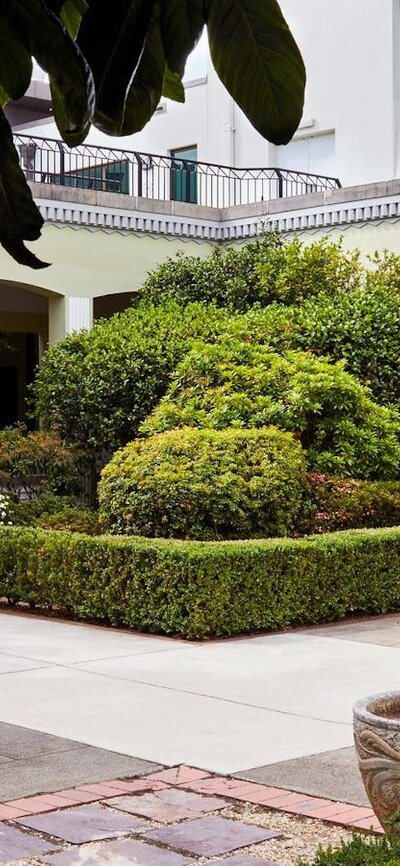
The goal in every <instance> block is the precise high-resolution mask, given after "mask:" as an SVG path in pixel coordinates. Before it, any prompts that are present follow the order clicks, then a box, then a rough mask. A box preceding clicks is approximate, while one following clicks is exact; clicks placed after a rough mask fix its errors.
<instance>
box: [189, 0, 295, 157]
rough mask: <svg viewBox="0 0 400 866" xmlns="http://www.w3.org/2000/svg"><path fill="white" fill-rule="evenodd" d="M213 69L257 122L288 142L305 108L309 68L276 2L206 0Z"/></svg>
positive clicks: (279, 140)
mask: <svg viewBox="0 0 400 866" xmlns="http://www.w3.org/2000/svg"><path fill="white" fill-rule="evenodd" d="M204 8H205V13H206V20H207V28H208V36H209V43H210V51H211V57H212V60H213V63H214V66H215V69H216V71H217V73H218V75H219V77H220V79H221V81H222V82H223V84H224V85H225V87H226V88H227V90H228V91H229V93H230V94H231V96H232V97H233V99H234V100H235V101H236V102H237V103H238V104H239V105H240V107H241V108H242V109H243V111H244V113H245V114H246V115H247V117H248V118H249V120H250V121H251V123H252V124H253V126H254V127H255V128H256V129H257V130H258V132H260V133H261V135H263V136H264V137H265V138H267V139H269V141H272V142H274V144H286V143H287V142H288V141H290V139H291V138H292V136H293V134H294V132H295V131H296V129H297V127H298V125H299V123H300V120H301V116H302V112H303V103H304V87H305V70H304V64H303V61H302V58H301V54H300V52H299V49H298V47H297V45H296V42H295V41H294V38H293V36H292V35H291V33H290V30H289V28H288V26H287V24H286V21H285V19H284V17H283V15H282V12H281V10H280V7H279V5H278V3H277V2H276V0H204Z"/></svg>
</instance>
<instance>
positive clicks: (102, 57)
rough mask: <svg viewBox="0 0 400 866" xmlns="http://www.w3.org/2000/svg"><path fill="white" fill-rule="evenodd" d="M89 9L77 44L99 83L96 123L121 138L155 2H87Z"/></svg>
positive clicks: (97, 83)
mask: <svg viewBox="0 0 400 866" xmlns="http://www.w3.org/2000/svg"><path fill="white" fill-rule="evenodd" d="M88 5H89V10H88V12H87V14H86V15H85V17H84V19H83V21H82V24H81V27H80V30H79V34H78V44H79V45H80V47H81V49H82V52H83V54H84V55H85V57H86V58H87V61H88V63H89V65H90V67H91V69H92V72H93V75H94V80H95V84H96V112H95V118H94V122H95V124H96V126H97V127H98V128H99V129H102V130H103V131H104V132H107V133H109V134H110V135H120V134H121V129H122V125H123V119H124V111H125V101H126V98H127V93H128V90H129V87H130V85H131V82H132V79H133V76H134V74H135V72H136V70H137V67H138V63H139V61H140V58H141V56H142V52H143V48H144V44H145V39H146V34H147V31H148V27H149V24H150V20H151V16H152V12H153V7H154V0H118V2H116V3H113V4H110V2H109V0H88Z"/></svg>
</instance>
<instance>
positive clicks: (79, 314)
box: [65, 297, 93, 334]
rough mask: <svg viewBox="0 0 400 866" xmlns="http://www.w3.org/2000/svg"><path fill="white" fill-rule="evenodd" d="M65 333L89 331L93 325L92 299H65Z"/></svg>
mask: <svg viewBox="0 0 400 866" xmlns="http://www.w3.org/2000/svg"><path fill="white" fill-rule="evenodd" d="M65 307H66V310H65V312H66V322H65V329H66V333H67V334H70V333H71V332H72V331H82V330H83V329H86V330H89V329H90V328H91V327H92V325H93V298H79V297H69V298H66V299H65Z"/></svg>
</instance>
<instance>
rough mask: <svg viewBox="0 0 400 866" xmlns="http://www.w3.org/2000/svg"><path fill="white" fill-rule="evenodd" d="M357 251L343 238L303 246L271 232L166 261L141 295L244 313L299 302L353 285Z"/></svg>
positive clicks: (356, 281)
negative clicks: (202, 253)
mask: <svg viewBox="0 0 400 866" xmlns="http://www.w3.org/2000/svg"><path fill="white" fill-rule="evenodd" d="M359 258H360V254H359V252H358V251H354V252H350V253H347V252H344V251H343V248H342V242H341V241H339V242H336V243H332V242H330V241H328V240H327V238H322V239H321V240H319V241H316V242H315V243H313V244H310V245H309V246H305V245H304V244H303V243H302V242H301V241H300V240H298V238H294V239H293V240H290V241H283V240H282V239H281V238H280V236H279V235H278V234H277V233H275V232H272V231H266V232H264V233H263V234H262V235H261V236H260V237H259V238H257V239H256V240H254V241H251V242H250V243H246V244H243V245H242V246H240V247H228V248H225V249H221V248H220V247H218V248H217V249H215V250H214V251H213V253H212V254H211V256H209V257H208V258H201V257H200V256H183V255H181V254H179V255H178V256H176V257H175V258H170V259H167V261H166V262H164V263H163V264H162V265H160V266H159V267H158V268H157V269H156V270H155V271H153V272H152V273H151V274H149V276H148V278H147V280H146V282H145V283H144V286H143V288H142V291H141V296H142V298H144V299H145V300H149V301H151V302H153V303H155V304H159V303H163V302H165V299H166V298H172V299H173V300H175V301H177V302H178V303H179V304H182V305H185V304H188V303H191V302H193V301H201V302H202V303H206V304H209V303H215V304H216V305H217V306H220V307H229V308H230V309H231V310H239V311H244V310H247V309H248V308H249V307H251V306H252V304H255V303H259V304H261V305H262V306H265V305H267V304H270V303H272V302H273V301H280V302H282V303H285V304H292V303H295V302H299V301H300V302H301V301H303V300H304V299H305V298H307V297H309V296H310V295H318V294H319V293H320V292H324V291H325V292H329V293H330V294H332V293H334V292H336V291H339V290H341V289H343V290H345V291H347V292H349V291H352V290H353V289H354V288H355V287H356V286H358V285H359V284H360V282H361V280H362V278H363V273H364V270H363V268H362V267H361V265H360V261H359Z"/></svg>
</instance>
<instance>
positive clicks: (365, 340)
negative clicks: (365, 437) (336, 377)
mask: <svg viewBox="0 0 400 866" xmlns="http://www.w3.org/2000/svg"><path fill="white" fill-rule="evenodd" d="M291 319H292V321H291V322H290V321H287V322H286V326H283V327H286V330H285V332H284V333H285V338H286V342H287V343H289V342H290V345H291V346H293V347H295V348H301V349H303V350H305V351H307V350H312V351H313V352H315V353H316V354H318V355H329V356H330V357H331V358H332V359H333V360H339V359H344V360H345V361H346V369H347V370H348V371H349V372H350V373H353V374H354V375H355V376H357V377H358V378H359V379H360V380H361V381H362V382H363V383H364V384H365V385H367V386H368V387H369V388H370V389H371V391H372V393H373V395H374V397H375V399H376V400H378V402H379V403H385V404H388V403H396V404H397V405H400V364H399V358H400V295H396V294H395V293H390V292H388V291H387V290H386V289H384V288H376V289H357V290H356V291H354V292H353V293H352V294H351V295H349V294H348V293H346V292H342V293H338V294H337V295H336V296H335V297H334V298H329V297H323V298H322V297H320V298H318V300H317V299H314V298H313V299H310V300H309V301H308V302H307V303H306V304H304V306H303V307H301V308H298V309H297V310H295V311H293V312H292V315H291Z"/></svg>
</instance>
